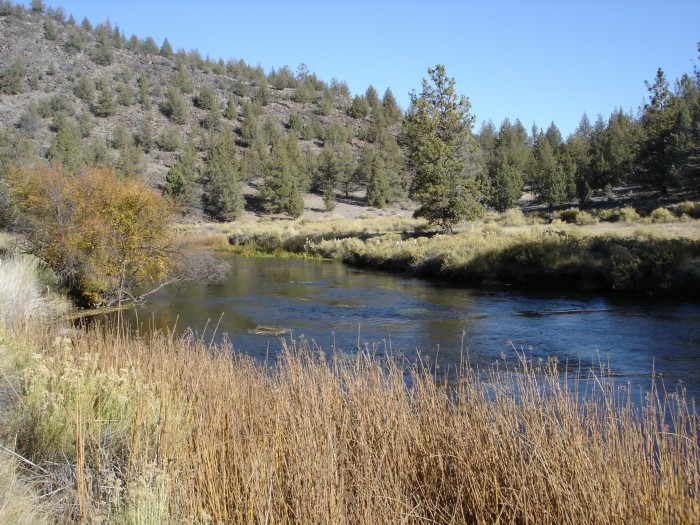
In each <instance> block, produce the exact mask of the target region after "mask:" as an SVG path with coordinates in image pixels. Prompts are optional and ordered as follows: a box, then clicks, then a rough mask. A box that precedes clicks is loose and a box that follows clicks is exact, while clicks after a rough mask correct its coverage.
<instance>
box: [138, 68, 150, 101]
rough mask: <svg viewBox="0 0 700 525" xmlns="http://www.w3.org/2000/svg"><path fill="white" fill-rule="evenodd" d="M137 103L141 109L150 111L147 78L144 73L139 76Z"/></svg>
mask: <svg viewBox="0 0 700 525" xmlns="http://www.w3.org/2000/svg"><path fill="white" fill-rule="evenodd" d="M138 84H139V102H140V103H141V105H142V106H143V109H145V110H146V111H148V110H149V109H151V95H150V94H149V92H148V77H147V76H146V73H145V72H142V73H141V75H139V80H138Z"/></svg>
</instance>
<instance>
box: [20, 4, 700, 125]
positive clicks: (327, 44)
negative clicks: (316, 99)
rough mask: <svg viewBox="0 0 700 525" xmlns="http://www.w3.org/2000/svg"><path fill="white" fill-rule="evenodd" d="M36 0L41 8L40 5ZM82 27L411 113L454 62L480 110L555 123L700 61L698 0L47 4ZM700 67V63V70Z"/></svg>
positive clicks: (601, 110)
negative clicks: (438, 73) (108, 26)
mask: <svg viewBox="0 0 700 525" xmlns="http://www.w3.org/2000/svg"><path fill="white" fill-rule="evenodd" d="M23 3H25V4H26V5H30V4H31V0H26V1H24V2H23ZM44 4H45V5H47V6H51V7H59V6H60V7H62V8H63V9H64V10H65V12H66V14H67V15H70V14H72V15H73V16H74V17H75V19H76V20H77V21H78V22H80V21H82V19H83V18H84V17H86V16H87V17H88V19H89V20H90V21H91V22H92V23H93V25H96V24H97V23H99V22H102V21H104V20H105V19H106V18H109V20H110V22H111V23H112V25H113V26H114V25H118V26H119V28H120V29H121V30H122V31H123V32H124V34H125V35H126V37H127V38H129V37H130V36H131V35H132V34H135V35H137V36H138V37H139V38H141V39H144V38H145V37H147V36H151V37H153V38H154V40H155V41H156V43H157V44H158V45H160V44H161V43H162V42H163V39H164V38H166V37H167V38H168V40H169V41H170V43H171V44H172V46H173V48H174V49H175V50H178V49H181V48H182V49H185V50H186V51H189V50H191V49H198V50H199V52H200V53H201V54H202V56H204V57H206V56H207V55H209V56H210V57H211V58H212V59H215V60H218V59H219V58H223V59H224V60H228V59H230V58H235V59H243V60H245V61H246V62H247V63H249V64H251V65H257V64H260V65H261V66H262V67H263V68H264V69H265V71H267V72H269V71H270V69H271V68H273V67H274V68H279V67H281V66H284V65H288V66H290V67H291V69H292V70H293V71H296V70H297V66H298V65H299V64H301V63H304V64H306V65H307V66H308V68H309V70H310V71H312V72H314V73H316V75H317V76H318V77H319V78H321V79H322V80H325V81H326V82H330V80H331V79H332V78H334V77H335V78H337V79H338V80H345V81H346V82H347V83H348V86H349V87H350V90H351V92H352V94H353V95H355V94H361V93H364V91H365V90H366V88H367V86H369V85H370V84H372V85H373V86H374V87H375V88H376V89H377V91H378V92H379V95H380V96H381V95H382V94H383V93H384V90H385V89H386V88H387V87H391V89H392V91H393V93H394V95H395V96H396V98H397V100H398V101H399V103H400V104H401V106H402V107H403V108H404V109H406V108H407V107H408V104H409V95H408V94H409V92H411V91H413V90H416V91H420V88H421V80H422V79H423V78H426V77H427V69H428V68H429V67H434V66H435V65H436V64H443V65H444V66H445V69H446V72H447V74H448V76H450V77H453V78H454V79H455V81H456V85H457V90H458V92H459V93H460V94H463V95H466V96H467V97H468V98H469V100H470V102H471V104H472V113H473V114H474V115H475V116H476V118H477V126H476V130H478V128H479V126H480V124H481V122H482V121H484V120H492V121H493V122H494V123H495V124H496V126H498V125H500V123H501V122H502V121H503V119H505V118H510V119H511V120H515V119H516V118H519V119H520V120H521V122H522V123H523V124H524V125H525V127H526V128H527V129H528V130H529V129H530V127H531V126H532V125H533V123H536V124H537V125H538V126H540V127H544V128H546V127H547V126H548V125H549V124H550V123H551V122H554V123H555V124H556V125H557V126H558V127H559V129H560V130H561V132H562V134H563V135H564V136H566V135H568V134H569V133H570V132H572V131H573V130H574V129H575V128H576V126H577V125H578V123H579V121H580V119H581V116H582V115H583V113H584V112H586V113H587V114H588V117H589V118H590V120H591V122H594V121H595V119H596V117H597V116H598V115H599V114H602V115H603V116H604V117H605V118H607V117H608V116H609V115H610V113H612V111H614V110H615V109H616V108H618V107H619V108H622V109H623V110H624V111H630V110H631V111H634V112H636V111H637V108H639V106H640V105H641V104H642V103H643V101H644V99H645V97H646V88H645V86H644V81H645V80H653V78H654V76H655V74H656V70H657V68H659V67H661V68H663V69H664V71H665V73H666V76H667V78H668V79H669V81H671V82H673V80H675V79H676V78H678V77H680V76H681V75H682V74H683V73H690V72H692V71H693V67H694V65H695V64H696V63H697V62H698V52H697V43H698V42H699V41H700V1H698V0H666V1H664V2H661V1H659V0H656V1H649V0H636V1H635V0H628V1H622V0H607V1H606V0H578V1H570V0H520V1H517V0H491V1H486V0H483V1H479V2H476V1H458V0H453V1H448V0H404V1H399V0H385V1H383V0H354V1H342V0H335V1H334V0H306V1H304V0H298V1H294V0H266V1H264V2H263V1H253V0H247V1H241V0H232V1H214V0H199V1H192V0H188V1H182V0H168V1H162V0H148V1H145V0H142V1H132V0H114V1H100V0H44ZM698 67H700V65H699V66H698Z"/></svg>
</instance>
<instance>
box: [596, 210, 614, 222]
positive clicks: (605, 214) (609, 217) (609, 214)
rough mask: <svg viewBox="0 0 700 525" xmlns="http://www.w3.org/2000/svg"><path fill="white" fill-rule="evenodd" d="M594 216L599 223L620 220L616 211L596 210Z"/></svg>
mask: <svg viewBox="0 0 700 525" xmlns="http://www.w3.org/2000/svg"><path fill="white" fill-rule="evenodd" d="M596 216H597V217H598V220H599V221H605V222H617V221H619V220H620V215H619V213H618V212H617V210H598V211H597V212H596Z"/></svg>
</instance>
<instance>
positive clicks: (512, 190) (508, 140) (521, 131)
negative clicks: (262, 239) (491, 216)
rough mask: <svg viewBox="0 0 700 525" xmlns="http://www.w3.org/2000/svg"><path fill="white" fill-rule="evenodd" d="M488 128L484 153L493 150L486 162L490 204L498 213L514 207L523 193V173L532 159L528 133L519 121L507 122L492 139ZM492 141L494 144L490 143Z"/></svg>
mask: <svg viewBox="0 0 700 525" xmlns="http://www.w3.org/2000/svg"><path fill="white" fill-rule="evenodd" d="M488 129H489V128H488V127H482V133H481V134H480V142H481V144H482V152H483V151H484V150H489V149H490V150H491V155H490V157H489V158H488V159H487V173H488V177H489V181H490V189H489V199H488V201H489V204H490V205H491V206H492V207H493V208H494V209H495V210H496V211H499V212H504V211H506V210H507V209H508V208H512V207H513V206H515V204H516V202H517V201H518V199H519V198H520V197H521V196H522V193H523V173H524V172H525V169H526V166H527V161H528V158H529V151H528V136H527V131H525V128H524V127H523V125H522V124H521V123H520V121H516V122H515V124H511V122H510V120H508V119H505V120H504V121H503V123H502V124H501V127H500V129H499V130H498V133H497V134H496V135H495V136H493V137H492V139H490V138H489V133H490V132H489V131H487V130H488ZM489 140H492V141H493V143H492V144H489V143H488V142H489Z"/></svg>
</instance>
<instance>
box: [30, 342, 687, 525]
mask: <svg viewBox="0 0 700 525" xmlns="http://www.w3.org/2000/svg"><path fill="white" fill-rule="evenodd" d="M298 346H301V348H297V347H296V346H294V345H291V347H289V348H286V350H285V351H284V352H282V354H281V357H280V358H279V360H278V361H277V362H275V363H272V364H270V365H269V366H265V365H263V364H261V363H258V362H255V361H253V360H251V359H249V358H246V357H243V356H234V357H232V356H231V353H230V349H229V348H226V347H222V348H218V349H210V348H206V347H205V345H204V343H203V342H202V341H201V340H194V339H193V338H192V337H186V338H174V337H172V336H166V335H160V334H151V335H149V336H148V337H147V338H135V337H126V338H125V337H122V338H120V339H116V338H115V337H114V336H113V335H112V336H109V335H107V336H105V334H104V333H103V332H102V331H100V330H92V331H85V332H79V333H76V334H74V335H73V336H71V339H70V341H69V340H66V339H60V340H53V341H47V342H46V343H44V344H43V345H42V347H41V348H40V351H39V352H37V354H36V356H35V358H34V362H33V364H32V365H30V366H29V368H28V369H27V385H28V395H27V397H26V398H25V403H26V405H27V413H26V416H27V418H26V419H24V421H23V422H22V424H21V426H20V429H19V430H20V446H21V447H23V448H21V450H22V451H23V453H25V454H26V455H28V456H29V457H31V458H33V459H35V460H36V461H39V462H42V464H44V465H50V464H52V462H54V461H57V460H58V459H59V458H61V457H63V458H67V459H68V463H67V464H66V467H64V468H62V469H59V470H58V471H57V473H56V476H57V477H58V476H62V477H61V478H60V480H57V483H59V482H60V483H62V484H64V485H65V484H66V483H67V484H69V485H70V486H72V487H73V493H74V494H75V497H74V499H73V501H72V505H71V506H68V507H66V514H65V519H72V520H75V521H87V522H95V521H99V520H106V521H107V522H128V523H292V522H293V523H425V522H428V523H495V522H503V523H584V522H586V523H696V522H698V520H700V500H699V499H698V490H699V489H700V455H699V453H698V420H697V416H696V415H695V407H694V406H692V405H689V404H688V403H687V402H686V400H685V399H684V397H683V395H682V393H680V394H675V393H674V394H673V395H671V396H663V395H662V394H660V393H659V392H657V391H654V392H651V393H649V394H648V395H647V396H646V397H643V398H641V399H636V396H639V394H635V393H634V392H629V391H616V390H615V389H614V387H613V384H612V381H611V380H610V379H608V378H606V377H605V374H599V375H597V376H587V377H585V378H583V379H582V380H581V381H566V380H564V377H563V376H562V375H560V370H561V366H559V365H558V364H557V363H556V362H550V363H541V364H537V365H533V364H532V363H529V362H527V361H526V360H524V359H521V360H519V361H517V362H516V361H514V362H513V364H512V365H511V366H513V368H509V369H507V368H506V365H505V362H504V363H503V364H502V365H501V368H500V369H498V368H494V369H493V370H491V371H490V373H489V374H485V375H483V376H478V375H476V374H475V373H474V372H473V371H472V370H470V369H468V368H466V367H465V368H464V370H462V372H461V374H459V379H458V380H457V381H456V382H455V383H451V384H450V386H448V387H445V386H439V383H440V382H439V381H436V379H439V378H436V377H435V376H434V375H433V374H432V373H431V372H430V371H429V370H428V369H427V368H421V367H415V366H409V365H407V364H406V363H405V362H403V361H402V360H401V359H400V357H393V358H389V359H383V360H380V359H377V358H374V357H372V356H371V355H369V353H368V352H360V353H358V354H357V355H354V354H353V355H345V354H337V355H335V356H328V357H324V355H323V353H321V352H319V351H318V349H316V350H312V349H309V348H305V347H303V344H301V343H300V342H299V345H298ZM97 355H99V359H97V358H96V357H95V356H97ZM42 377H43V378H44V379H41V378H42ZM407 377H410V380H409V381H408V382H407ZM407 385H410V386H407ZM571 385H576V386H573V387H572V386H571ZM570 388H574V390H571V389H570ZM640 407H641V408H640ZM47 421H49V422H51V423H49V425H50V426H51V428H44V427H42V425H46V422H47ZM52 432H53V433H59V434H62V435H63V436H64V439H63V440H62V441H60V443H61V446H60V448H59V447H57V444H56V443H58V441H57V440H56V437H55V436H54V435H53V434H52ZM46 436H49V437H51V439H46ZM58 450H60V453H57V451H58Z"/></svg>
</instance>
